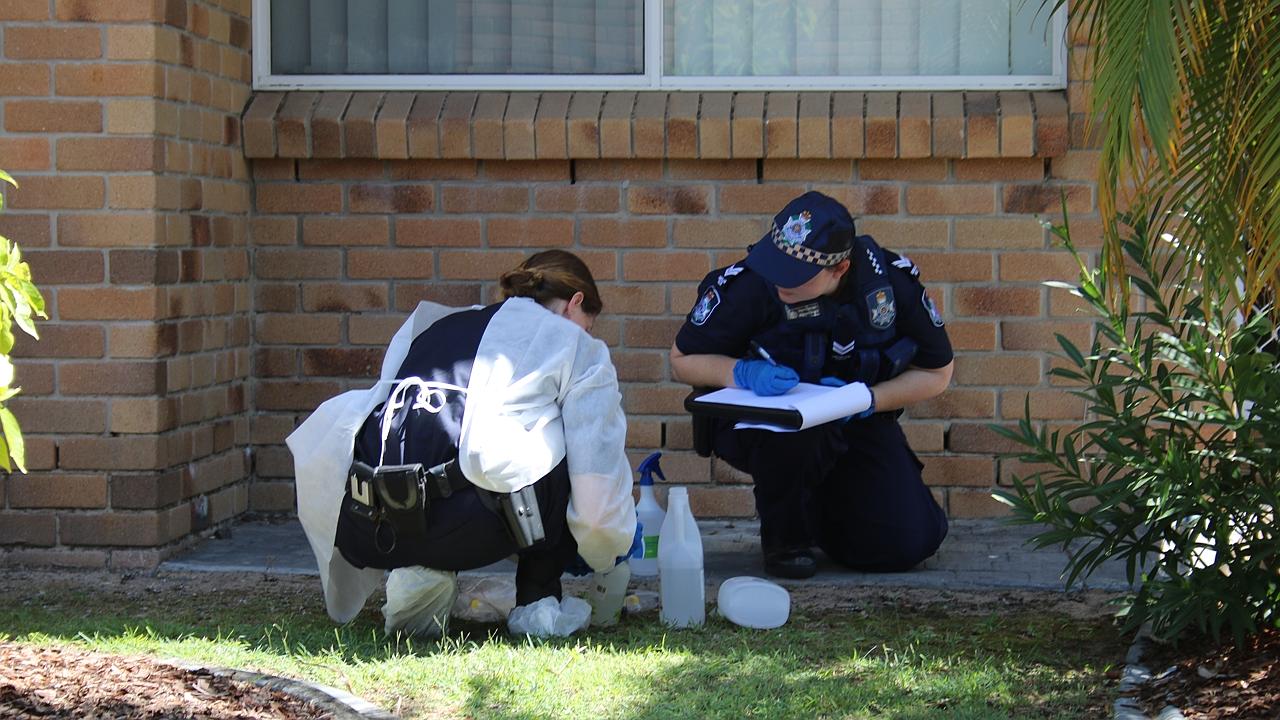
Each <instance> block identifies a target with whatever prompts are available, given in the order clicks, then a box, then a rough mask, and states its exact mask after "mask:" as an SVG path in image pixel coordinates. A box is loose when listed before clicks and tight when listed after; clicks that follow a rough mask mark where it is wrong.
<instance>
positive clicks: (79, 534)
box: [58, 505, 191, 548]
mask: <svg viewBox="0 0 1280 720" xmlns="http://www.w3.org/2000/svg"><path fill="white" fill-rule="evenodd" d="M190 512H191V510H190V508H189V507H187V506H185V505H183V506H179V507H176V508H174V509H173V510H169V511H166V512H159V513H157V512H140V513H121V512H111V513H94V514H91V515H89V514H86V515H79V514H77V515H61V516H59V518H58V538H59V540H61V542H62V543H63V544H65V545H90V546H98V545H124V546H134V547H148V548H149V547H156V546H159V545H163V544H165V543H167V542H169V541H170V540H174V539H176V538H179V537H182V536H183V535H186V534H187V533H188V532H190V531H191V516H190Z"/></svg>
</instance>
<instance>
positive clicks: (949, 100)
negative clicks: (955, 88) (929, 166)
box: [933, 92, 965, 158]
mask: <svg viewBox="0 0 1280 720" xmlns="http://www.w3.org/2000/svg"><path fill="white" fill-rule="evenodd" d="M964 122H965V116H964V93H959V92H941V93H934V94H933V156H934V157H935V158H961V157H964V145H965V133H964Z"/></svg>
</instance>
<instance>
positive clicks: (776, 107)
mask: <svg viewBox="0 0 1280 720" xmlns="http://www.w3.org/2000/svg"><path fill="white" fill-rule="evenodd" d="M799 102H800V98H799V95H798V94H796V93H791V92H771V93H768V94H767V95H766V96H765V119H764V154H765V157H769V158H795V157H797V155H796V152H797V147H798V145H797V142H798V140H797V138H798V135H797V115H798V114H799Z"/></svg>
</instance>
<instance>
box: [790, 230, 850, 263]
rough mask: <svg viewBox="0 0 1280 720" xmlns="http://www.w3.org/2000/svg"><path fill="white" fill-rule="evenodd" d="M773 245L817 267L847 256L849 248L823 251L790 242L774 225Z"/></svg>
mask: <svg viewBox="0 0 1280 720" xmlns="http://www.w3.org/2000/svg"><path fill="white" fill-rule="evenodd" d="M773 246H774V247H776V248H778V249H779V250H781V251H782V252H784V253H786V254H788V255H790V256H791V257H793V258H795V259H797V260H799V261H801V262H806V263H809V264H811V265H817V266H818V267H831V266H832V265H835V264H836V263H838V262H840V261H841V260H844V259H845V258H847V257H849V250H843V251H841V252H834V253H824V252H821V251H819V250H814V249H813V248H809V247H805V246H804V245H801V244H799V243H796V244H792V243H789V242H787V241H786V239H785V238H784V237H783V235H782V231H781V230H779V229H778V228H777V226H775V227H774V228H773Z"/></svg>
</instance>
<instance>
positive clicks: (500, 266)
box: [439, 250, 599, 280]
mask: <svg viewBox="0 0 1280 720" xmlns="http://www.w3.org/2000/svg"><path fill="white" fill-rule="evenodd" d="M522 260H524V253H522V252H520V251H518V250H485V251H476V252H471V251H467V250H442V251H441V252H440V273H439V275H440V278H441V279H445V280H495V279H496V278H497V277H498V274H499V273H501V272H502V271H503V270H506V269H508V268H513V267H515V266H516V265H518V264H520V261H522ZM597 279H599V278H597Z"/></svg>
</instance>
